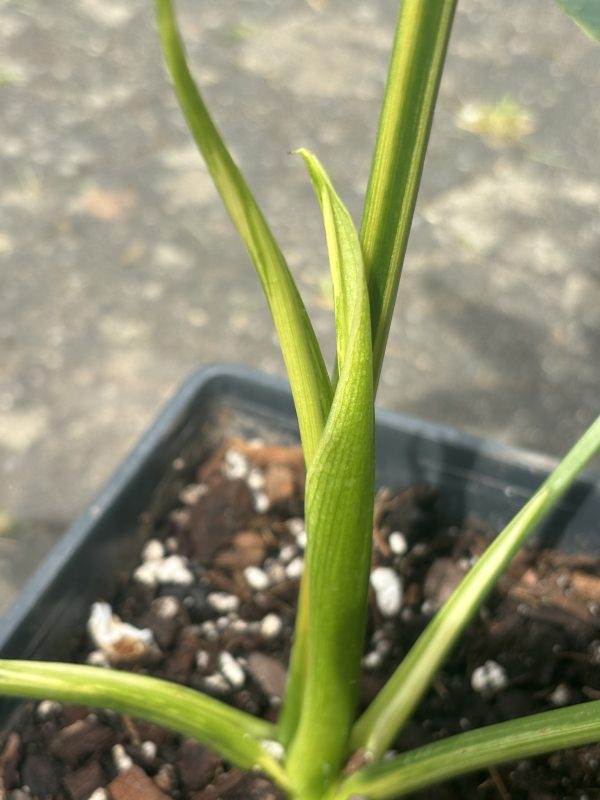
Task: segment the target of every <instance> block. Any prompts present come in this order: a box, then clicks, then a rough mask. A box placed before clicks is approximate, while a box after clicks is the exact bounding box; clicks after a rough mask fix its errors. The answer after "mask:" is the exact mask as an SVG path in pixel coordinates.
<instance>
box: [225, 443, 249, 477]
mask: <svg viewBox="0 0 600 800" xmlns="http://www.w3.org/2000/svg"><path fill="white" fill-rule="evenodd" d="M249 472H250V465H249V464H248V459H247V458H246V456H245V455H243V454H242V453H238V451H237V450H228V451H227V452H226V453H225V458H224V459H223V473H224V475H225V477H226V478H229V480H230V481H234V480H238V479H239V478H246V477H247V476H248V473H249Z"/></svg>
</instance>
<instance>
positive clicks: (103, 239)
mask: <svg viewBox="0 0 600 800" xmlns="http://www.w3.org/2000/svg"><path fill="white" fill-rule="evenodd" d="M395 6H396V3H394V2H389V0H369V2H366V0H365V2H358V1H357V2H351V3H349V2H347V0H329V1H327V0H310V2H309V1H308V0H212V1H211V2H209V1H208V0H207V1H206V2H202V3H199V2H197V1H195V0H180V1H179V3H178V7H179V9H180V17H181V24H182V27H183V30H184V31H185V38H186V41H187V44H188V47H189V51H190V54H191V58H192V62H193V65H194V68H195V72H196V75H197V76H198V78H199V80H200V82H201V84H202V86H203V87H204V89H205V92H206V98H207V101H208V103H209V105H210V107H211V109H212V110H213V111H214V115H215V117H216V119H217V121H218V123H219V125H220V127H221V129H222V131H223V132H224V135H225V137H226V139H227V141H228V142H229V143H230V144H231V146H232V149H233V151H234V153H235V156H236V157H237V159H238V160H239V162H240V164H241V166H242V168H243V170H244V171H245V173H246V174H247V177H248V179H249V181H250V184H251V186H252V187H253V188H254V190H255V192H256V194H257V196H258V198H259V201H260V202H261V203H262V205H263V208H264V210H265V212H266V214H267V216H268V218H269V219H270V221H271V222H272V225H273V227H274V230H275V232H276V234H277V235H278V236H279V238H280V241H281V244H282V247H283V250H284V252H285V253H286V255H287V257H288V260H289V263H290V265H291V267H292V268H293V271H294V273H295V274H296V276H297V278H298V282H299V285H300V288H301V290H302V292H303V294H304V296H305V299H306V302H307V305H308V308H309V311H310V313H311V315H312V318H313V320H314V324H315V327H316V329H317V332H318V333H319V335H321V336H322V337H323V340H324V342H325V347H326V350H327V352H328V354H331V353H332V351H333V341H334V340H333V331H332V325H331V297H330V290H329V285H328V281H327V277H326V276H327V268H326V260H325V250H324V244H323V233H322V229H321V222H320V217H319V213H318V211H317V206H316V202H315V200H314V198H313V196H312V191H311V188H310V186H309V182H308V180H307V177H306V174H305V171H304V168H303V165H302V164H301V163H300V160H299V159H298V158H295V157H291V156H289V155H288V151H290V150H291V149H293V148H296V147H299V146H306V147H309V148H311V149H313V150H315V151H316V153H317V154H318V155H319V156H320V158H321V159H322V161H323V163H324V164H325V165H326V167H327V168H328V169H329V171H330V173H331V176H332V178H333V181H334V183H335V185H336V187H337V188H338V191H339V192H340V194H341V196H342V197H343V198H344V199H345V201H346V202H347V204H348V206H349V208H350V209H351V211H352V213H353V214H354V215H355V218H356V219H357V220H358V219H359V217H360V210H361V202H362V196H363V192H364V187H365V182H366V177H367V174H368V165H369V153H370V148H371V146H372V142H373V137H374V132H375V127H376V122H377V116H378V104H379V100H380V97H381V92H382V86H383V80H384V76H385V71H386V61H387V57H388V52H389V46H390V41H391V37H392V33H393V26H394V17H395ZM0 30H2V43H1V44H0V102H1V107H2V117H1V120H2V121H1V123H0V126H1V134H0V354H1V357H0V476H1V479H0V531H1V532H2V534H3V535H2V536H1V537H0V557H1V559H2V564H1V566H0V606H3V605H5V604H6V602H7V601H8V599H9V597H10V595H11V594H12V593H13V592H14V590H15V588H16V587H17V586H18V584H19V583H20V582H21V581H22V579H23V577H24V576H25V575H26V574H27V573H28V572H30V571H31V569H32V568H33V566H34V564H35V563H36V562H37V560H38V559H39V557H40V556H41V554H42V553H43V552H44V551H45V550H46V549H47V547H48V546H49V544H50V542H51V541H53V540H54V539H55V537H56V536H57V535H58V534H59V532H60V531H61V530H62V529H63V528H64V526H65V525H66V524H67V523H68V522H69V520H71V519H72V518H73V516H74V515H75V514H76V513H77V512H78V511H79V510H80V509H81V508H82V506H83V505H84V503H85V502H86V500H87V499H88V498H89V497H90V496H91V495H92V494H93V493H94V492H95V491H96V490H97V489H98V487H99V486H100V485H101V484H102V482H103V481H104V480H105V479H106V478H107V476H108V475H109V473H110V472H111V470H112V469H113V468H114V467H115V465H116V464H117V463H118V462H119V460H120V459H121V457H122V456H123V454H124V453H125V452H126V451H127V450H128V449H129V448H130V447H131V446H132V444H133V443H134V442H135V440H136V439H137V437H138V436H139V434H140V432H141V431H142V430H143V429H144V427H145V426H146V425H147V424H148V423H149V422H150V420H151V419H152V417H153V415H154V414H155V412H156V411H157V409H158V408H159V407H160V406H161V404H162V403H163V402H164V400H165V398H167V397H168V396H169V395H170V394H171V393H172V392H173V391H174V389H175V388H176V386H177V385H178V384H179V383H180V381H181V380H182V379H183V378H184V377H185V376H186V375H187V374H188V373H189V372H190V371H191V370H193V369H194V368H195V367H196V366H198V365H200V364H206V363H208V362H214V361H234V362H244V363H247V364H250V365H252V366H255V367H258V368H260V369H263V370H266V371H268V372H273V373H278V374H283V366H282V362H281V359H280V356H279V354H278V350H277V347H276V344H275V340H274V337H273V334H272V329H271V324H270V321H269V319H268V316H267V314H266V312H265V306H264V302H263V298H262V295H261V290H260V288H259V285H258V282H257V280H256V278H255V276H254V274H253V272H252V269H251V267H250V265H249V263H248V259H247V257H246V256H245V254H244V252H243V250H242V248H241V246H240V244H239V243H238V240H237V238H236V236H235V234H234V232H233V230H232V227H231V225H230V223H229V221H228V220H227V218H226V216H225V214H224V212H223V211H222V208H221V205H220V203H219V200H218V198H217V196H216V194H215V192H214V190H213V188H212V186H211V184H210V182H209V180H208V178H207V177H206V174H205V172H204V171H203V167H202V165H201V163H200V159H199V157H198V155H197V154H196V152H195V150H194V147H193V145H192V144H191V142H190V137H189V136H188V134H187V132H186V129H185V127H184V124H183V122H182V118H181V116H180V113H179V111H178V109H177V107H176V103H175V101H174V99H173V95H172V93H171V89H170V87H169V85H168V83H167V80H166V77H165V73H164V70H163V67H162V64H161V59H160V55H159V52H158V46H157V41H156V35H155V32H154V23H153V18H152V4H151V3H149V2H148V0H77V1H76V2H72V1H71V0H53V2H52V3H48V2H44V0H0ZM599 76H600V48H595V47H594V45H593V44H592V43H591V41H589V40H588V39H587V38H586V37H585V36H584V35H583V33H581V31H580V30H579V29H578V28H577V27H576V26H575V25H574V24H573V23H572V22H571V21H570V20H568V19H567V18H566V17H564V16H563V15H562V13H561V12H560V11H559V10H558V8H557V7H556V6H555V5H554V4H553V3H552V2H550V0H529V2H527V3H523V2H521V0H461V2H460V3H459V10H458V14H457V19H456V25H455V31H454V34H453V38H452V42H451V47H450V53H449V57H448V63H447V70H446V73H445V77H444V80H443V84H442V88H441V94H440V100H439V106H438V111H437V115H436V119H435V123H434V130H433V134H432V140H431V145H430V150H429V158H428V162H427V168H426V171H425V175H424V179H423V187H422V191H421V195H420V200H419V205H418V209H417V214H416V218H415V224H414V231H413V235H412V239H411V243H410V249H409V253H408V258H407V268H406V274H405V276H404V277H403V281H402V288H401V297H400V305H399V308H398V312H397V314H396V318H395V321H394V324H393V329H392V334H391V340H390V345H389V351H388V356H387V360H386V364H385V368H384V372H383V377H382V385H381V390H380V394H379V402H380V404H381V405H382V406H384V407H387V408H391V409H398V410H402V411H405V412H408V413H411V414H417V415H421V416H423V417H425V418H428V419H435V420H440V421H443V422H446V423H451V424H453V425H457V426H460V427H461V428H464V429H466V430H468V431H471V432H475V433H480V434H484V435H486V436H490V437H494V438H498V439H501V440H504V441H509V442H512V443H514V444H518V445H524V446H528V447H533V448H535V449H537V450H540V451H545V452H548V453H551V454H560V453H561V452H563V451H565V449H566V448H567V447H568V446H569V445H570V444H571V443H572V441H573V440H574V439H575V438H576V437H577V435H578V434H579V433H580V432H582V431H583V429H584V428H585V426H586V425H587V424H588V423H589V422H591V420H592V419H593V417H594V416H595V414H597V413H598V394H599V392H598V390H599V388H600V377H599V374H598V363H599V362H600V358H599V354H600V324H599V323H600V216H599V213H598V211H599V208H600V169H599V166H598V148H599V144H600V141H599V140H600V135H599V130H600V106H599V104H598V91H599V89H600V78H599Z"/></svg>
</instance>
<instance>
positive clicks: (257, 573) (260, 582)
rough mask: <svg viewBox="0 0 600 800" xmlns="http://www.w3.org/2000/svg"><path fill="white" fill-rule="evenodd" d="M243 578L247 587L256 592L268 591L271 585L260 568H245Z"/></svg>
mask: <svg viewBox="0 0 600 800" xmlns="http://www.w3.org/2000/svg"><path fill="white" fill-rule="evenodd" d="M244 578H245V579H246V583H247V584H248V586H250V588H252V589H254V590H255V591H257V592H262V591H264V590H265V589H268V588H269V585H270V583H271V581H270V579H269V576H268V575H267V573H266V572H265V571H264V569H261V568H260V567H246V569H245V570H244Z"/></svg>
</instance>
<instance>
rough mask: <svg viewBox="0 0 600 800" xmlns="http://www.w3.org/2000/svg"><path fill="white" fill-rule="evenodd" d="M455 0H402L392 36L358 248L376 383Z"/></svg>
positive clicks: (415, 197) (415, 198)
mask: <svg viewBox="0 0 600 800" xmlns="http://www.w3.org/2000/svg"><path fill="white" fill-rule="evenodd" d="M455 8H456V0H404V2H403V3H402V9H401V13H400V18H399V21H398V27H397V30H396V35H395V38H394V49H393V53H392V59H391V62H390V67H389V72H388V77H387V84H386V88H385V93H384V100H383V107H382V110H381V116H380V120H379V129H378V133H377V144H376V146H375V152H374V154H373V161H372V164H371V175H370V178H369V186H368V189H367V196H366V199H365V207H364V213H363V221H362V226H361V231H360V233H361V243H362V249H363V256H364V261H365V267H366V270H367V279H368V284H369V295H370V302H371V325H372V331H373V334H372V337H373V371H374V377H375V388H377V384H378V382H379V375H380V373H381V365H382V362H383V356H384V353H385V346H386V342H387V337H388V332H389V329H390V324H391V321H392V314H393V312H394V306H395V303H396V294H397V292H398V283H399V280H400V274H401V272H402V265H403V262H404V255H405V253H406V246H407V244H408V236H409V233H410V228H411V224H412V218H413V212H414V208H415V203H416V201H417V193H418V191H419V184H420V181H421V173H422V171H423V162H424V160H425V152H426V150H427V142H428V141H429V131H430V129H431V122H432V119H433V112H434V108H435V101H436V97H437V92H438V87H439V83H440V78H441V75H442V70H443V67H444V59H445V56H446V48H447V46H448V39H449V37H450V30H451V28H452V20H453V18H454V10H455Z"/></svg>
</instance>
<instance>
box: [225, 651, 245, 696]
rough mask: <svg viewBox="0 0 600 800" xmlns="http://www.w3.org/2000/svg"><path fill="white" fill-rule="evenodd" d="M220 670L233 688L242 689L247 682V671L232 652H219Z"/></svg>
mask: <svg viewBox="0 0 600 800" xmlns="http://www.w3.org/2000/svg"><path fill="white" fill-rule="evenodd" d="M219 670H220V672H221V675H223V677H224V678H225V680H226V681H227V683H228V684H229V685H230V686H231V688H232V689H241V688H242V686H243V685H244V684H245V683H246V673H245V672H244V670H243V669H242V666H241V665H240V663H239V662H238V661H236V659H235V658H234V657H233V656H232V655H231V654H230V653H220V654H219Z"/></svg>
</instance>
